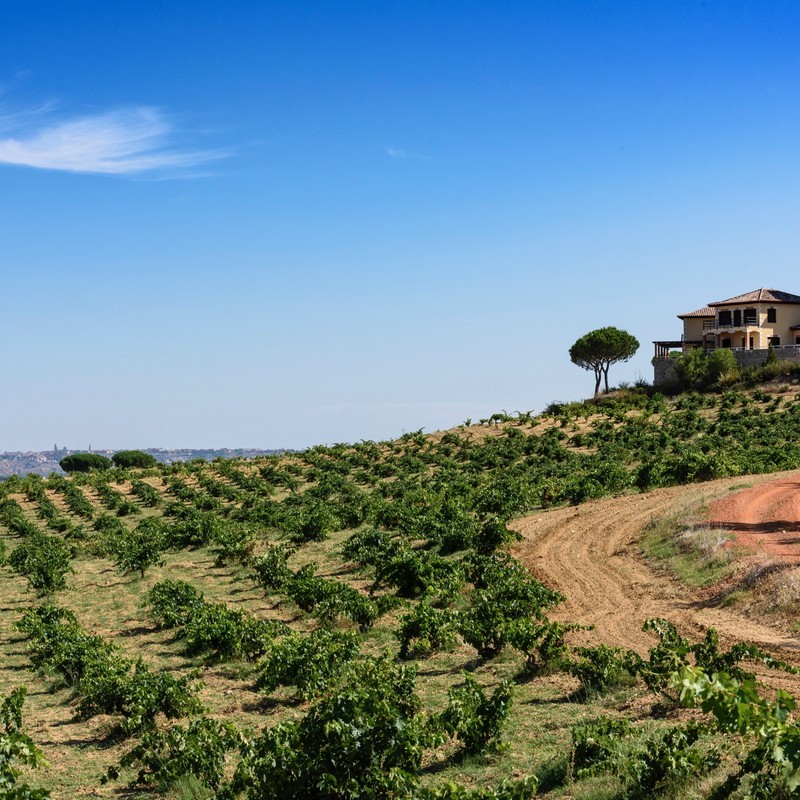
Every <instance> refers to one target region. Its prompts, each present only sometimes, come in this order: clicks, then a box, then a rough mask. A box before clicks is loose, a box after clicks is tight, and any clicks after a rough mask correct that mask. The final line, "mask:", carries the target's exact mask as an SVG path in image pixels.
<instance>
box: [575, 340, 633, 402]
mask: <svg viewBox="0 0 800 800" xmlns="http://www.w3.org/2000/svg"><path fill="white" fill-rule="evenodd" d="M638 349H639V340H638V339H637V338H636V337H635V336H632V335H631V334H630V333H628V332H627V331H622V330H620V329H619V328H614V327H613V326H609V327H607V328H598V329H597V330H594V331H589V333H586V334H584V335H583V336H581V338H580V339H578V341H577V342H575V344H573V345H572V347H570V349H569V358H570V361H572V363H573V364H577V365H578V366H579V367H582V368H583V369H587V370H588V369H590V370H593V371H594V377H595V384H594V393H595V396H597V395H598V394H599V393H600V379H601V378H604V379H605V391H606V392H608V368H609V367H610V366H611V365H612V364H616V363H617V362H618V361H628V359H630V358H632V357H633V356H634V354H635V353H636V351H637V350H638Z"/></svg>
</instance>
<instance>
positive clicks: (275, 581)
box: [250, 545, 294, 594]
mask: <svg viewBox="0 0 800 800" xmlns="http://www.w3.org/2000/svg"><path fill="white" fill-rule="evenodd" d="M293 552H294V549H293V548H289V547H285V546H284V545H272V546H271V547H269V548H268V549H267V551H266V553H264V554H263V555H260V556H258V557H257V558H254V559H253V560H252V561H251V562H250V566H251V567H252V568H253V570H254V571H255V573H256V580H257V581H258V583H259V585H260V586H261V588H262V589H263V590H264V591H265V592H266V593H267V594H269V593H270V592H273V591H280V590H281V589H282V588H283V587H284V585H285V584H286V582H287V581H288V580H289V579H290V578H291V577H292V571H291V570H290V569H289V566H288V563H287V562H288V560H289V556H290V555H291V554H292V553H293Z"/></svg>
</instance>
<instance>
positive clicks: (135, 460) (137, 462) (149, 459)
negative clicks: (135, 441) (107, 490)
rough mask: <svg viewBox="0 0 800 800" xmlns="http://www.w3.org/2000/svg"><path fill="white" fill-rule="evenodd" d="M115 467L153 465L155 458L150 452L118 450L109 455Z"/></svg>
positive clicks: (128, 467) (126, 467)
mask: <svg viewBox="0 0 800 800" xmlns="http://www.w3.org/2000/svg"><path fill="white" fill-rule="evenodd" d="M111 460H112V461H113V462H114V466H115V467H120V468H122V469H131V468H132V467H154V466H155V465H156V463H157V462H156V460H155V457H154V456H151V455H150V453H143V452H142V451H141V450H119V451H118V452H116V453H114V455H113V456H111Z"/></svg>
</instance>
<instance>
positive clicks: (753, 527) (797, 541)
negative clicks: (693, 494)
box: [708, 477, 800, 563]
mask: <svg viewBox="0 0 800 800" xmlns="http://www.w3.org/2000/svg"><path fill="white" fill-rule="evenodd" d="M708 519H709V522H711V523H713V524H715V525H719V526H720V527H722V528H725V529H726V530H729V531H732V532H733V533H734V534H735V536H736V544H737V545H740V546H741V545H743V546H745V547H747V548H749V549H751V550H756V551H761V552H764V553H767V554H769V555H771V556H775V557H777V558H779V559H781V560H782V561H791V562H793V563H797V562H800V479H798V478H797V477H793V478H781V479H780V480H776V481H771V482H769V483H766V484H762V485H760V486H754V487H753V488H752V489H745V490H743V491H741V492H736V493H735V494H732V495H730V496H729V497H723V498H721V499H719V500H715V501H714V502H713V503H710V504H709V507H708Z"/></svg>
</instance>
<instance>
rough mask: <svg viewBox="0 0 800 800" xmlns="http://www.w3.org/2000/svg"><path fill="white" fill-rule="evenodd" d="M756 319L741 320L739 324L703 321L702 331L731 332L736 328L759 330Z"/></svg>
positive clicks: (710, 320) (711, 320)
mask: <svg viewBox="0 0 800 800" xmlns="http://www.w3.org/2000/svg"><path fill="white" fill-rule="evenodd" d="M760 327H761V325H759V324H758V320H757V319H743V320H742V321H741V322H717V321H716V320H713V319H706V320H703V330H704V331H731V330H736V329H737V328H760Z"/></svg>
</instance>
